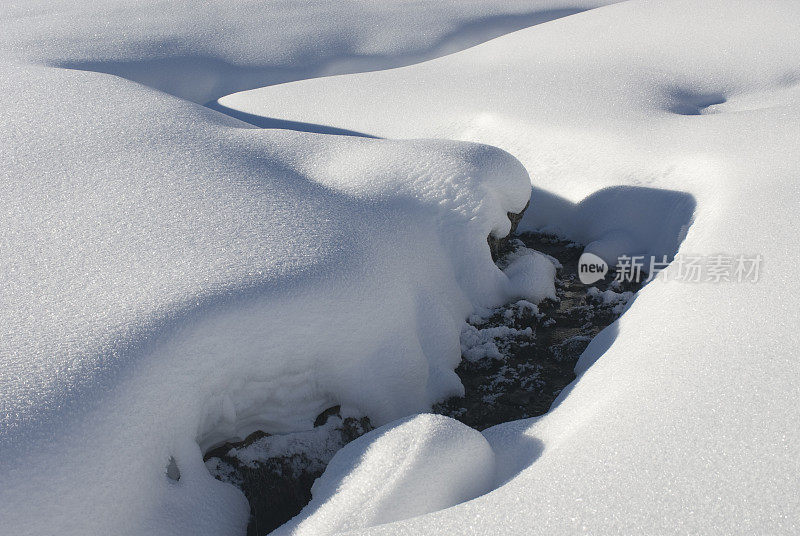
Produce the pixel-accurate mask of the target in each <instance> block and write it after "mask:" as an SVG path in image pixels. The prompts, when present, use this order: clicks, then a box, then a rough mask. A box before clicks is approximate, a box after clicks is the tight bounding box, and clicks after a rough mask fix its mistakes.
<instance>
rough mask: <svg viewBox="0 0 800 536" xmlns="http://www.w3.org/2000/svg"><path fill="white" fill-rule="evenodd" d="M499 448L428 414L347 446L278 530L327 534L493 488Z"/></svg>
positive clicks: (429, 508) (416, 512) (409, 514)
mask: <svg viewBox="0 0 800 536" xmlns="http://www.w3.org/2000/svg"><path fill="white" fill-rule="evenodd" d="M494 477H495V468H494V453H493V452H492V449H491V447H490V446H489V443H488V442H487V441H486V439H484V437H483V436H482V435H481V434H480V432H477V431H476V430H474V429H472V428H470V427H469V426H466V425H464V424H461V423H460V422H458V421H456V420H454V419H450V418H448V417H444V416H442V415H430V414H423V415H417V416H415V417H410V418H407V419H402V420H400V421H397V422H394V423H392V424H390V425H387V426H384V427H383V428H379V429H377V430H373V431H372V432H370V433H368V434H366V435H363V436H361V437H360V438H358V439H356V440H355V441H353V442H352V443H349V444H348V445H346V446H345V447H344V448H343V449H342V450H340V451H339V452H338V453H337V454H336V455H335V456H334V457H333V459H332V460H331V462H330V464H329V465H328V468H327V469H326V470H325V473H324V474H323V475H322V476H321V477H320V478H319V479H318V480H317V481H316V482H315V483H314V487H313V488H312V490H311V492H312V495H313V498H312V500H311V502H310V503H309V504H308V506H306V507H305V508H304V509H303V511H302V512H301V513H300V514H299V515H298V516H297V517H296V518H295V519H293V520H292V521H290V522H288V523H287V524H285V525H284V526H283V527H281V528H280V529H278V530H277V531H275V532H274V533H273V534H276V535H280V534H294V535H298V536H299V535H302V534H309V535H314V536H322V535H325V534H336V533H339V532H344V531H349V530H354V529H359V528H365V527H371V526H375V525H380V524H383V523H389V522H392V521H396V520H399V519H408V518H411V517H414V516H418V515H421V514H425V513H428V512H433V511H436V510H441V509H443V508H447V507H450V506H453V505H455V504H459V503H462V502H464V501H468V500H470V499H473V498H475V497H477V496H478V495H481V494H483V493H485V492H487V491H489V490H490V489H491V486H492V484H493V483H494Z"/></svg>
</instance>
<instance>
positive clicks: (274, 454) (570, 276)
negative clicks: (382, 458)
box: [204, 213, 642, 536]
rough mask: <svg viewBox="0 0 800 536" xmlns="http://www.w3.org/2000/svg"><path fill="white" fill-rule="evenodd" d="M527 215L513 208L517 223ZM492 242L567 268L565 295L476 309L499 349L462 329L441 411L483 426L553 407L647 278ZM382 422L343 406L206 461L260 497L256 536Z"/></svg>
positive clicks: (543, 243)
mask: <svg viewBox="0 0 800 536" xmlns="http://www.w3.org/2000/svg"><path fill="white" fill-rule="evenodd" d="M520 217H521V213H520V215H516V214H509V219H511V221H512V228H513V229H516V223H518V221H519V219H520ZM488 242H489V246H490V249H491V250H492V255H493V257H494V258H495V260H497V262H498V264H499V265H501V266H502V265H503V263H504V257H505V256H506V255H508V254H509V253H512V252H514V251H515V250H517V249H519V248H524V247H527V248H531V249H534V250H537V251H539V252H541V253H544V254H546V255H549V256H551V257H552V258H553V259H554V260H555V261H557V263H560V267H559V268H558V271H557V279H556V294H557V297H558V300H557V301H553V300H545V301H544V302H542V303H540V304H538V306H537V305H534V304H532V303H529V302H527V301H525V300H520V301H516V302H514V303H509V304H506V305H504V306H501V307H498V308H495V309H492V310H490V311H484V312H482V314H480V315H479V314H475V315H472V316H471V317H470V321H469V323H468V325H467V326H466V327H465V330H474V332H473V334H475V333H477V335H478V338H479V339H480V335H481V333H483V334H488V336H487V337H484V338H485V339H486V340H487V341H488V342H489V343H490V344H491V345H492V348H493V349H496V351H494V352H491V353H492V354H493V355H494V357H492V356H490V355H486V356H483V357H481V356H480V352H478V353H477V357H476V353H475V352H474V351H472V350H473V349H472V348H468V344H465V340H466V337H464V336H463V333H462V362H461V364H460V365H459V367H458V368H457V369H456V373H457V374H458V375H459V377H460V378H461V381H462V382H463V384H464V387H465V391H466V392H465V396H464V397H463V398H450V399H448V400H446V401H444V402H442V403H440V404H437V405H436V406H435V407H434V408H433V411H434V412H436V413H441V414H443V415H447V416H449V417H453V418H455V419H457V420H459V421H461V422H463V423H465V424H467V425H469V426H471V427H473V428H476V429H478V430H484V429H486V428H488V427H490V426H493V425H495V424H499V423H502V422H507V421H513V420H517V419H523V418H527V417H533V416H537V415H542V414H544V413H546V412H547V411H548V410H549V409H550V406H551V405H552V403H553V401H554V400H555V398H556V397H557V396H558V394H559V393H560V392H561V391H562V389H564V387H566V386H567V385H568V384H569V383H570V382H571V381H572V380H574V379H575V373H574V368H575V364H576V362H577V360H578V358H579V357H580V355H581V353H582V352H583V350H584V349H585V348H586V346H587V345H588V344H589V342H590V341H591V340H592V338H594V337H595V336H596V335H597V334H598V333H599V332H600V331H601V330H602V329H603V328H605V327H606V326H608V325H610V324H611V323H612V322H613V321H614V320H616V319H617V318H618V317H619V316H620V315H621V314H622V311H623V309H624V306H625V304H626V303H627V301H628V300H630V299H631V298H632V296H633V294H634V293H635V292H636V291H637V290H639V288H641V286H642V285H641V283H638V282H627V281H626V282H622V283H619V282H615V281H614V274H613V273H609V274H608V275H606V277H605V278H604V279H602V280H600V281H598V282H596V283H594V284H593V285H591V286H587V285H583V284H582V283H581V282H580V281H579V280H578V277H577V273H578V272H577V270H578V259H579V257H580V255H581V253H582V251H583V245H580V244H576V243H574V242H568V241H565V240H562V239H559V238H557V237H554V236H552V235H546V234H536V233H523V234H520V235H510V237H507V238H504V239H497V238H493V237H489V239H488ZM493 328H499V329H493ZM484 330H485V331H484ZM491 334H499V336H498V337H496V338H495V337H492V336H491ZM473 340H474V337H473ZM498 356H499V358H498ZM372 429H373V426H372V424H371V423H370V421H369V419H368V418H367V417H362V418H354V417H342V415H341V413H340V408H339V406H335V407H332V408H329V409H327V410H325V411H324V412H323V413H321V414H320V415H319V416H318V417H317V418H316V420H315V422H314V429H313V430H310V431H306V432H296V433H292V434H283V435H269V434H267V433H264V432H255V433H253V434H251V435H250V436H248V437H247V438H246V439H245V440H244V441H239V442H230V443H225V444H224V445H222V446H219V447H216V448H214V449H212V450H211V451H209V452H207V453H206V454H205V456H204V460H205V462H206V467H207V468H208V470H209V472H210V473H211V474H212V475H213V476H214V477H215V478H217V479H218V480H221V481H223V482H228V483H230V484H233V485H234V486H236V487H238V488H239V489H241V490H242V492H243V493H244V494H245V496H246V497H247V499H248V501H249V502H250V512H251V515H250V522H249V524H248V529H247V534H248V536H263V535H265V534H267V533H269V532H270V531H272V530H274V529H276V528H277V527H279V526H280V525H282V524H283V523H285V522H286V521H288V520H289V519H291V518H292V517H294V516H295V515H297V514H298V513H300V511H301V510H302V508H303V507H304V506H305V505H306V504H308V502H309V501H310V500H311V487H312V485H313V483H314V481H315V480H316V479H317V478H318V477H319V476H321V475H322V473H323V471H324V470H325V467H326V466H327V464H328V462H329V461H330V460H331V458H333V456H334V454H336V452H337V451H338V450H339V449H340V448H342V447H343V446H344V445H346V444H347V443H349V442H350V441H352V440H354V439H356V438H357V437H359V436H361V435H363V434H365V433H366V432H368V431H370V430H372Z"/></svg>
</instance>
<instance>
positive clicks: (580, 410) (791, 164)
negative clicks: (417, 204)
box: [220, 0, 800, 534]
mask: <svg viewBox="0 0 800 536" xmlns="http://www.w3.org/2000/svg"><path fill="white" fill-rule="evenodd" d="M799 9H800V7H799V6H798V4H797V3H796V2H786V1H784V2H780V1H777V2H740V1H737V2H722V1H707V2H691V1H683V0H675V1H667V2H646V1H632V2H624V3H621V4H615V5H612V6H608V7H603V8H599V9H594V10H591V11H588V12H583V13H579V14H575V15H571V16H568V17H565V18H562V19H559V20H556V21H553V22H549V23H546V24H542V25H539V26H536V27H533V28H529V29H525V30H521V31H518V32H516V33H513V34H509V35H507V36H503V37H500V38H498V39H495V40H493V41H490V42H487V43H484V44H482V45H479V46H476V47H474V48H471V49H468V50H465V51H463V52H460V53H458V54H454V55H451V56H447V57H443V58H439V59H436V60H433V61H430V62H426V63H422V64H419V65H414V66H410V67H405V68H401V69H395V70H388V71H382V72H374V73H363V74H356V75H349V76H341V77H329V78H325V79H316V80H307V81H300V82H296V83H292V84H287V85H283V86H275V87H271V88H266V89H260V90H253V91H249V92H243V93H239V94H235V95H229V96H227V97H224V98H222V99H221V100H220V102H221V103H222V104H224V105H225V106H227V107H230V108H233V109H236V110H241V111H243V112H246V113H249V114H253V115H260V116H268V117H274V118H277V119H281V120H287V121H302V122H309V123H315V124H322V125H328V126H330V127H335V128H342V129H349V130H355V131H358V132H362V133H366V134H370V135H374V136H381V137H391V138H416V137H445V138H450V139H461V140H470V141H480V142H483V143H488V144H491V145H494V146H497V147H500V148H502V149H504V150H506V151H508V152H510V153H511V154H513V155H514V156H516V157H517V158H518V159H519V160H520V161H521V162H522V163H523V164H524V165H525V167H526V169H527V170H528V171H529V173H530V175H531V178H532V181H533V184H534V188H533V191H532V199H531V208H530V209H529V211H528V213H527V216H526V218H525V219H524V220H523V222H522V223H521V226H522V228H523V229H526V228H527V229H547V230H550V231H553V232H557V233H558V234H560V235H561V236H565V237H567V238H570V239H572V240H575V241H579V242H582V243H591V244H592V245H591V247H590V248H589V250H590V251H592V252H595V253H597V254H599V255H600V256H601V257H604V258H606V259H607V260H611V259H613V258H615V257H618V256H619V255H620V254H622V253H624V254H627V255H645V256H656V257H657V259H658V260H660V259H661V256H662V255H667V256H668V258H671V257H672V256H673V255H674V254H675V253H676V251H679V252H681V253H682V254H691V255H703V256H711V255H716V254H719V253H726V254H730V255H737V254H745V255H755V254H760V255H762V257H763V259H764V264H763V266H762V268H763V271H762V274H761V277H760V279H759V280H758V282H757V283H736V282H731V283H720V284H715V283H711V282H700V283H689V282H686V281H676V280H674V279H676V278H677V275H678V274H677V271H678V270H677V266H676V265H674V264H673V266H671V267H670V268H668V269H667V270H666V271H665V273H664V275H665V279H663V280H662V279H658V280H656V281H653V282H651V283H649V284H648V285H647V286H646V287H645V288H644V289H643V290H642V291H641V292H639V293H638V295H637V297H636V299H635V300H634V301H633V302H632V303H631V304H630V305H629V308H628V310H627V311H626V313H625V314H624V315H623V316H622V318H621V319H620V320H619V321H617V322H616V323H615V324H613V325H612V326H610V327H609V328H608V329H606V330H605V331H603V332H602V333H601V334H600V335H599V336H598V337H597V338H596V339H595V340H594V341H592V343H591V344H590V345H589V347H588V348H587V350H586V351H585V352H584V354H583V356H582V359H581V361H580V363H579V365H578V368H577V372H578V373H579V374H580V377H579V379H578V380H577V381H576V382H575V383H574V384H573V385H572V386H571V388H569V389H567V390H565V391H564V392H563V393H562V395H561V396H560V398H559V401H558V403H557V405H556V406H555V407H554V408H553V410H552V411H551V412H550V413H549V414H548V415H546V416H544V417H542V418H539V419H535V420H531V421H523V422H517V423H509V424H506V425H500V426H498V427H496V428H495V429H493V430H490V431H487V432H486V436H487V438H488V439H489V440H490V443H491V444H492V447H493V448H494V451H495V453H496V455H497V457H498V467H499V468H500V469H499V477H498V480H499V483H502V484H503V485H502V486H500V487H499V488H498V489H496V490H495V491H494V492H492V493H490V494H488V495H485V496H482V497H480V498H477V499H475V500H473V501H470V502H468V503H465V504H461V505H458V506H456V507H454V508H450V509H447V510H444V511H440V512H435V513H431V514H428V515H425V516H421V517H417V518H414V519H411V520H406V521H402V522H398V523H394V524H391V525H388V526H385V527H376V528H373V529H372V530H371V531H370V533H372V534H377V533H391V534H487V533H497V532H502V533H526V534H540V533H541V534H552V533H574V532H581V531H583V532H590V533H593V534H620V533H622V534H631V533H637V534H641V533H645V534H653V533H657V534H664V533H735V534H748V533H759V534H763V533H770V534H794V533H797V532H798V530H800V498H798V495H797V493H796V490H797V489H798V486H799V485H800V471H799V470H798V465H797V460H798V459H799V458H800V451H798V447H797V445H798V444H800V436H798V434H799V433H800V432H798V429H797V426H796V425H795V424H796V422H797V420H798V418H799V417H800V391H798V386H797V382H796V381H795V378H796V377H797V375H798V373H800V367H798V360H797V347H798V343H799V342H800V340H798V335H797V329H796V326H797V325H798V323H799V321H800V308H798V305H797V304H798V300H797V292H796V290H795V289H796V287H797V285H796V282H795V274H796V269H795V259H796V257H797V236H796V229H795V227H796V226H795V225H794V223H793V220H792V217H791V216H790V215H791V214H794V213H795V212H796V209H797V206H798V204H799V203H800V190H798V186H797V184H798V181H797V178H798V176H800V164H798V162H800V158H798V156H800V155H798V145H797V137H798V134H800V133H799V132H798V126H797V125H798V124H800V107H799V106H798V100H799V99H800V86H799V85H798V70H797V69H798V67H797V57H798V55H799V54H800V43H799V42H798V40H797V39H796V36H797V34H798V31H800V26H798V22H797V21H798V20H800V11H798V10H799ZM389 89H391V95H392V98H391V101H389V102H387V99H386V98H385V95H386V92H387V91H389ZM311 103H313V105H311Z"/></svg>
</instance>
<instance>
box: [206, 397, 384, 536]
mask: <svg viewBox="0 0 800 536" xmlns="http://www.w3.org/2000/svg"><path fill="white" fill-rule="evenodd" d="M372 429H373V426H372V424H371V423H370V421H369V419H368V418H367V417H362V418H358V419H357V418H354V417H345V418H342V416H341V414H340V408H339V406H334V407H332V408H328V409H327V410H325V411H324V412H322V413H321V414H320V415H319V416H318V417H317V418H316V420H315V422H314V429H313V430H309V431H306V432H296V433H292V434H282V435H270V434H267V433H265V432H262V431H257V432H254V433H252V434H250V435H249V436H247V438H246V439H244V441H238V442H230V443H225V444H224V445H221V446H219V447H216V448H214V449H212V450H210V451H208V452H207V453H206V454H205V456H204V457H203V459H204V461H205V462H206V467H207V468H208V470H209V472H210V473H211V474H212V476H214V478H216V479H217V480H221V481H222V482H228V483H230V484H233V485H234V486H236V487H237V488H239V489H240V490H242V492H243V493H244V495H245V497H247V500H248V502H249V503H250V521H249V523H248V525H247V534H248V536H263V535H264V534H267V533H269V532H271V531H273V530H275V529H276V528H278V527H279V526H281V525H283V524H284V523H286V522H287V521H289V520H290V519H291V518H293V517H294V516H296V515H297V514H299V513H300V510H302V509H303V507H304V506H305V505H306V504H308V502H309V501H310V500H311V486H312V485H313V484H314V481H315V480H316V479H317V478H319V477H320V476H321V475H322V472H323V471H324V470H325V467H326V466H327V465H328V462H329V461H330V460H331V458H333V455H334V454H336V452H337V451H338V450H339V449H340V448H342V447H343V446H345V445H346V444H347V443H349V442H350V441H352V440H354V439H356V438H357V437H359V436H361V435H363V434H365V433H367V432H369V431H370V430H372Z"/></svg>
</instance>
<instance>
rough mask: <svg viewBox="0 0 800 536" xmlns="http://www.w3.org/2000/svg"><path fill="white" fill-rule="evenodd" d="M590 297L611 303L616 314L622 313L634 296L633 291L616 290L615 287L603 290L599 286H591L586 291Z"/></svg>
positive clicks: (606, 303) (604, 302) (607, 303)
mask: <svg viewBox="0 0 800 536" xmlns="http://www.w3.org/2000/svg"><path fill="white" fill-rule="evenodd" d="M586 294H587V295H588V296H589V298H591V299H593V300H596V301H598V302H599V303H602V304H605V305H610V306H611V308H612V311H614V314H622V312H623V311H624V310H625V306H626V305H627V304H628V302H629V301H630V300H631V298H633V292H630V291H627V292H615V291H614V290H613V289H607V290H603V291H601V290H600V289H599V288H597V287H589V290H587V291H586Z"/></svg>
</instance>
